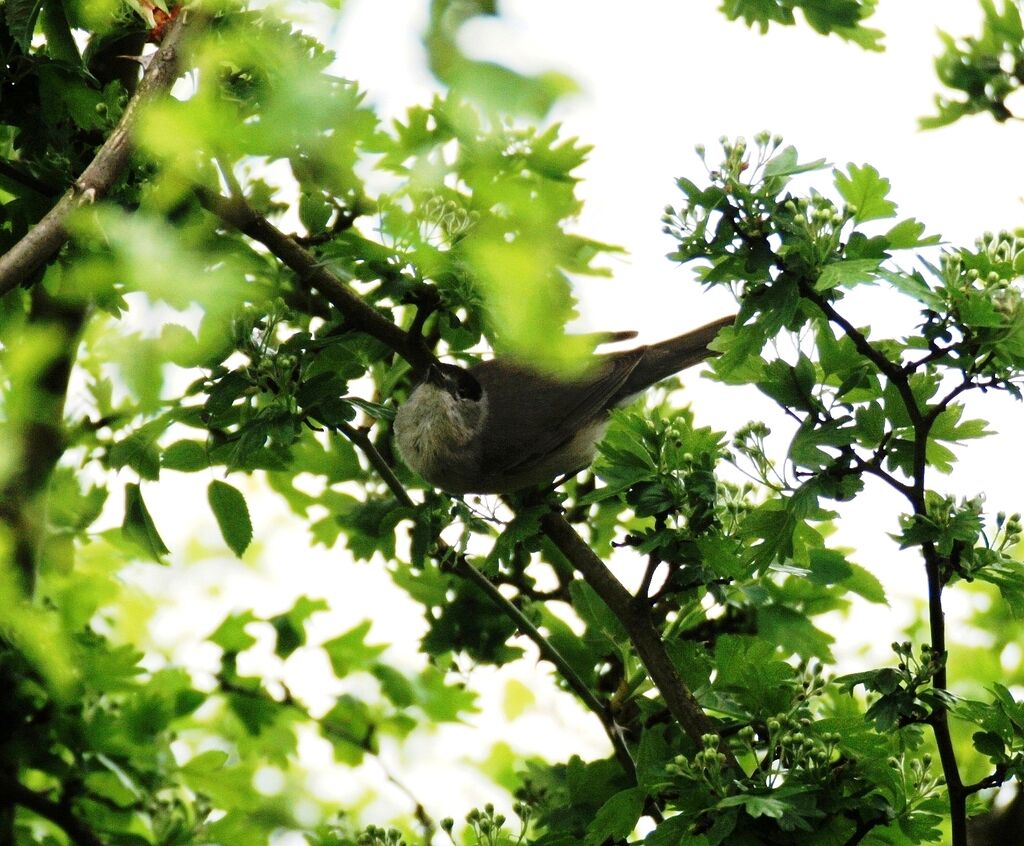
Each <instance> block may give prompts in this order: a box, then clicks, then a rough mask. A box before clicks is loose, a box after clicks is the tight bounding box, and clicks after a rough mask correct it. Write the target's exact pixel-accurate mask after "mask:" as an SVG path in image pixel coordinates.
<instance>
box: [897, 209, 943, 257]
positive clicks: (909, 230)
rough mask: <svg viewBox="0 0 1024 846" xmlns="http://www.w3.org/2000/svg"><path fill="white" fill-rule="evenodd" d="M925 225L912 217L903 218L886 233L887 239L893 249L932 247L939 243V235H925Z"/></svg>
mask: <svg viewBox="0 0 1024 846" xmlns="http://www.w3.org/2000/svg"><path fill="white" fill-rule="evenodd" d="M924 230H925V225H924V224H923V223H921V222H920V221H918V220H915V219H914V218H912V217H908V218H907V219H906V220H901V221H900V222H899V223H897V224H896V225H895V226H893V227H892V229H890V230H889V231H888V232H886V233H885V240H886V241H888V242H889V247H890V248H891V249H893V250H910V249H913V248H915V247H931V246H934V245H935V244H938V243H939V241H940V238H939V236H938V235H929V236H927V237H922V236H923V235H924Z"/></svg>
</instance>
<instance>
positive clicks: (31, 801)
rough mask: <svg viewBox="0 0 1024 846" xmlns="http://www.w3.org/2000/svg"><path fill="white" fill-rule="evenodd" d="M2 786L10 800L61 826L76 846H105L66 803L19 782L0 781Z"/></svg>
mask: <svg viewBox="0 0 1024 846" xmlns="http://www.w3.org/2000/svg"><path fill="white" fill-rule="evenodd" d="M0 786H2V788H3V792H4V793H6V794H7V796H8V797H9V799H10V800H11V801H12V802H13V803H14V804H15V805H20V806H21V807H22V808H27V809H28V810H30V811H32V813H34V814H38V815H39V816H41V817H43V818H44V819H47V820H49V821H50V822H52V823H54V824H55V825H57V826H59V827H60V828H61V829H63V830H64V832H65V834H67V836H68V839H69V840H71V842H72V843H74V844H76V846H104V843H103V841H102V840H100V839H99V837H97V835H96V833H95V832H94V831H93V830H92V829H91V828H89V826H87V825H86V824H85V823H84V822H82V820H80V819H79V818H78V817H76V816H75V815H74V813H73V812H72V811H71V808H70V807H69V806H68V804H67V803H66V802H54V801H53V800H52V799H48V798H47V797H46V796H44V795H43V794H41V793H36V792H35V791H34V790H29V789H28V788H27V787H25V786H24V785H23V784H22V783H21V782H19V781H16V780H14V781H8V780H7V779H6V778H4V779H3V780H0Z"/></svg>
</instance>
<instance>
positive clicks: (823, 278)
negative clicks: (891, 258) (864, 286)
mask: <svg viewBox="0 0 1024 846" xmlns="http://www.w3.org/2000/svg"><path fill="white" fill-rule="evenodd" d="M879 264H881V259H874V258H866V259H847V260H846V261H834V262H831V263H830V264H826V265H825V266H824V267H823V268H822V269H821V274H820V275H819V276H818V281H817V282H816V283H815V285H814V287H815V288H817V289H818V290H819V291H828V290H830V289H832V288H838V287H839V286H841V285H842V286H844V287H847V288H852V287H853V286H854V285H859V284H860V283H862V282H871V281H872V280H874V278H875V275H876V273H877V272H878V267H879Z"/></svg>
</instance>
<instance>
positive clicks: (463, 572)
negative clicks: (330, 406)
mask: <svg viewBox="0 0 1024 846" xmlns="http://www.w3.org/2000/svg"><path fill="white" fill-rule="evenodd" d="M341 430H342V432H344V434H345V437H347V438H348V439H349V440H351V441H352V443H354V444H355V445H356V446H358V447H359V448H360V449H361V450H362V452H363V454H364V455H365V456H366V458H367V460H369V462H370V464H372V465H373V468H374V469H375V470H376V471H377V472H378V473H379V474H380V476H381V478H382V479H383V480H384V483H385V484H386V485H387V486H388V488H389V489H390V490H391V492H392V493H393V494H394V496H395V499H397V500H398V501H399V502H400V503H401V504H402V505H404V506H406V507H407V508H415V507H416V503H415V502H414V501H413V499H412V497H410V496H409V493H408V492H407V491H406V490H405V488H404V487H403V486H402V483H401V481H400V480H399V478H398V477H397V476H396V475H395V472H394V470H392V469H391V467H390V466H389V465H388V463H387V461H385V460H384V456H382V455H381V454H380V452H379V451H378V450H377V448H376V447H375V446H374V445H373V442H372V441H371V440H370V438H369V437H368V436H367V434H366V432H365V431H364V430H362V429H355V428H353V427H351V426H347V425H343V426H342V427H341ZM437 550H438V556H439V557H440V558H442V559H443V560H445V561H447V562H450V563H451V565H452V569H453V570H454V571H455V574H456V575H457V576H459V577H460V578H463V579H466V580H467V581H470V582H472V583H473V584H474V585H476V586H477V587H478V588H479V589H480V590H481V591H482V592H483V594H484V595H485V596H487V598H488V599H490V600H491V602H492V603H494V605H495V606H496V607H497V608H498V610H499V611H500V612H501V613H502V614H504V615H505V616H506V617H508V618H509V619H510V620H512V622H514V623H515V624H516V627H517V628H518V629H519V631H520V633H521V634H523V635H524V636H525V637H528V638H529V639H530V640H532V641H533V643H534V645H535V646H536V647H537V649H538V650H539V652H540V654H541V656H542V657H543V658H546V659H547V660H548V661H550V662H551V663H552V664H554V665H555V668H556V669H557V670H558V672H559V673H560V674H561V676H562V678H563V679H565V681H566V684H568V685H569V687H570V688H571V689H572V691H573V692H574V693H575V694H576V695H577V696H578V697H579V698H580V700H581V701H582V702H583V704H584V705H586V707H587V708H589V709H590V710H591V711H592V712H593V713H594V714H595V715H596V716H597V717H598V719H599V720H600V721H601V725H602V726H603V727H604V730H605V734H607V735H608V740H610V741H611V744H612V748H613V749H614V750H615V757H616V759H617V760H618V761H619V763H620V764H621V766H622V768H623V769H624V770H625V771H626V773H627V775H629V777H630V779H631V780H632V781H633V782H634V783H635V782H636V766H635V765H634V763H633V757H632V756H631V755H630V754H629V749H627V748H626V744H625V742H624V741H623V739H622V735H621V734H620V733H619V731H618V728H617V727H616V726H615V724H614V722H613V720H612V719H611V718H610V717H609V715H608V712H607V709H606V708H605V707H604V705H602V704H601V701H600V700H599V699H598V698H597V697H596V696H595V695H594V692H593V691H592V690H591V689H590V688H589V687H588V686H587V684H586V683H585V682H584V681H583V679H581V678H580V677H579V675H578V674H577V673H576V671H575V670H574V669H573V668H572V665H571V664H569V662H568V661H566V660H565V657H564V656H563V655H562V653H560V652H559V651H558V650H557V649H556V648H555V647H554V645H552V643H551V641H549V640H548V639H547V638H546V637H545V636H544V634H543V633H542V632H541V631H540V630H539V629H538V628H537V627H536V626H535V625H534V624H533V623H532V622H531V621H530V619H529V618H528V617H527V616H526V615H525V614H523V612H522V611H520V610H519V609H518V608H517V607H516V606H515V605H513V604H512V603H511V602H510V601H509V600H508V599H507V598H506V597H505V596H504V594H502V592H501V591H500V590H498V588H497V587H496V586H495V585H493V584H492V583H491V581H490V580H489V579H488V578H487V577H486V576H485V575H484V574H483V573H481V572H480V571H479V570H478V569H477V568H476V567H474V566H473V565H472V564H470V563H469V561H467V560H466V557H465V556H464V555H462V554H461V553H459V552H458V550H455V549H453V548H452V547H450V546H449V545H448V544H447V543H445V542H444V540H442V539H441V538H438V539H437Z"/></svg>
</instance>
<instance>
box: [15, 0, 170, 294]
mask: <svg viewBox="0 0 1024 846" xmlns="http://www.w3.org/2000/svg"><path fill="white" fill-rule="evenodd" d="M187 17H188V13H187V12H185V13H182V14H181V15H179V16H178V18H177V20H176V21H175V23H174V24H173V25H172V26H171V29H170V30H169V31H168V33H167V36H166V38H165V39H164V42H163V44H162V45H161V46H160V48H159V49H158V50H157V51H156V53H154V54H153V56H152V57H151V58H150V61H149V67H148V68H147V69H146V73H145V76H143V78H142V82H140V83H139V87H138V89H137V90H136V92H135V95H134V96H133V97H132V98H131V100H129V101H128V106H127V107H126V108H125V110H124V114H123V115H122V116H121V120H120V121H119V122H118V124H117V126H115V127H114V130H113V132H111V133H110V137H109V138H107V140H106V141H105V142H104V144H103V146H102V147H100V149H99V152H98V153H96V156H95V158H93V160H92V161H91V162H90V163H89V165H88V167H86V169H85V170H84V171H82V174H81V176H79V177H78V179H77V180H76V181H75V184H74V185H72V186H71V187H70V188H69V189H68V190H67V191H66V192H65V194H64V196H63V197H61V198H60V200H58V201H57V204H56V205H55V206H54V207H53V208H52V209H50V211H49V212H47V213H46V215H45V216H44V217H43V219H42V220H40V221H39V222H38V223H37V224H36V225H35V226H33V227H32V228H31V229H30V230H29V231H28V232H27V233H26V234H25V237H24V238H22V239H21V240H20V241H18V243H17V244H15V245H14V246H13V247H12V248H11V249H10V250H8V251H7V252H6V253H5V254H4V255H2V256H0V296H2V295H4V294H6V293H7V292H8V291H11V290H13V289H14V288H16V287H17V286H18V285H21V284H23V283H24V282H25V281H26V280H28V279H29V278H31V276H32V274H33V273H35V272H36V271H37V270H39V268H40V267H42V266H43V265H45V264H46V263H47V262H49V261H50V260H51V259H53V257H54V256H55V255H57V253H58V251H59V250H60V248H61V247H63V246H64V244H65V242H66V241H67V240H68V237H69V235H68V230H67V219H68V215H69V214H71V213H72V212H73V211H74V210H75V209H77V208H79V207H80V206H83V205H87V204H89V203H93V202H95V201H96V200H98V199H99V198H100V197H103V196H105V195H106V194H107V193H108V192H109V191H110V189H111V188H112V187H113V185H114V183H115V182H117V180H118V178H119V177H120V176H121V174H123V173H124V170H125V168H126V167H127V166H128V160H129V156H130V155H131V147H132V137H131V136H132V132H133V131H134V129H135V124H136V123H137V122H138V119H139V114H140V113H141V111H142V110H143V109H144V108H145V107H146V106H147V105H148V104H149V103H150V102H152V101H153V100H155V99H157V98H159V97H162V96H163V95H164V94H166V93H167V92H168V91H169V90H170V88H171V86H172V85H173V84H174V82H175V80H176V79H177V78H178V74H179V72H180V70H181V67H180V61H179V58H180V49H179V48H180V44H181V39H182V36H183V33H184V32H185V29H186V26H187V23H186V19H187Z"/></svg>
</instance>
